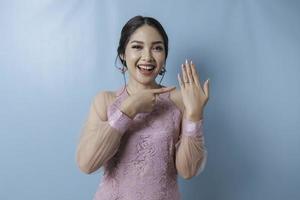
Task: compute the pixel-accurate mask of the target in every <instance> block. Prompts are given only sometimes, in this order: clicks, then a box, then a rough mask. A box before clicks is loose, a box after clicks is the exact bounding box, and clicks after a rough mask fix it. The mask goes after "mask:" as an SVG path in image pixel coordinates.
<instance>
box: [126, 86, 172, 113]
mask: <svg viewBox="0 0 300 200" xmlns="http://www.w3.org/2000/svg"><path fill="white" fill-rule="evenodd" d="M175 88H176V87H165V88H158V89H145V90H142V91H140V92H137V93H135V94H133V95H131V96H129V97H128V98H127V99H126V100H125V101H124V102H123V103H122V105H121V110H122V111H123V112H124V113H125V114H127V115H128V116H129V117H130V118H134V116H135V115H136V114H137V113H140V112H151V111H152V110H153V108H154V105H155V103H156V96H157V95H158V94H162V93H165V92H169V91H171V90H174V89H175Z"/></svg>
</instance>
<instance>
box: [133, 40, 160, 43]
mask: <svg viewBox="0 0 300 200" xmlns="http://www.w3.org/2000/svg"><path fill="white" fill-rule="evenodd" d="M130 43H141V44H143V43H144V42H142V41H138V40H133V41H131V42H130ZM152 44H163V42H162V41H155V42H152Z"/></svg>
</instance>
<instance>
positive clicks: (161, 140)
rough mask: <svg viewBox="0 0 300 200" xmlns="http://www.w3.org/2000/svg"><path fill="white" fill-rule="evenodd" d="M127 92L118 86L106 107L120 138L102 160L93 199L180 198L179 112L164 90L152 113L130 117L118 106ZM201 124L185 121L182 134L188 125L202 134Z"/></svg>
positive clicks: (155, 199) (143, 199) (150, 199)
mask: <svg viewBox="0 0 300 200" xmlns="http://www.w3.org/2000/svg"><path fill="white" fill-rule="evenodd" d="M127 96H128V94H127V92H126V90H123V88H121V89H120V90H119V91H118V92H117V98H116V99H115V101H114V102H113V103H112V104H111V105H110V106H109V107H108V111H107V115H108V121H109V124H110V125H111V127H113V128H114V129H115V130H118V131H119V133H120V134H122V138H121V140H120V145H119V148H118V150H116V153H115V154H114V155H113V156H112V157H111V158H110V159H109V160H107V161H106V162H105V163H104V164H103V167H104V176H103V179H102V182H101V183H100V184H99V187H98V190H97V192H96V194H95V196H94V200H179V199H180V193H179V188H178V184H177V170H176V165H175V162H176V161H175V156H176V148H177V145H179V144H178V143H177V142H178V140H179V135H180V129H181V120H182V113H181V111H180V110H179V108H178V107H177V106H176V105H175V104H174V103H173V101H172V100H171V99H170V97H169V96H170V93H163V94H160V95H159V96H158V98H157V103H156V105H155V107H154V110H153V111H152V112H151V113H138V114H137V115H136V116H135V118H134V119H130V118H129V117H127V116H126V115H124V114H123V113H122V112H121V111H120V109H119V108H120V105H121V103H122V102H123V100H124V99H125V98H127ZM201 124H202V123H195V124H187V125H185V126H186V127H185V129H187V132H186V133H185V134H188V132H189V131H188V129H190V130H191V131H190V134H191V136H192V135H193V134H194V135H195V134H198V136H199V137H202V136H203V134H202V126H201ZM195 131H196V132H195ZM203 165H204V163H203V162H202V167H201V168H203V167H204V166H203ZM201 170H202V169H201ZM198 174H199V171H198Z"/></svg>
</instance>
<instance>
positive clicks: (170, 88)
mask: <svg viewBox="0 0 300 200" xmlns="http://www.w3.org/2000/svg"><path fill="white" fill-rule="evenodd" d="M175 88H176V87H175V86H172V87H164V88H158V89H150V92H152V93H154V94H162V93H165V92H169V91H172V90H174V89H175Z"/></svg>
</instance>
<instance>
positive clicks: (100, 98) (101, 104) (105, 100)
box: [93, 91, 117, 120]
mask: <svg viewBox="0 0 300 200" xmlns="http://www.w3.org/2000/svg"><path fill="white" fill-rule="evenodd" d="M116 96H117V95H116V92H113V91H100V92H98V93H97V94H96V95H95V96H94V98H93V105H94V107H95V109H96V111H97V113H98V114H99V116H100V118H101V119H102V120H107V107H108V106H109V105H110V104H111V103H112V102H113V101H114V100H115V99H116Z"/></svg>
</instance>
